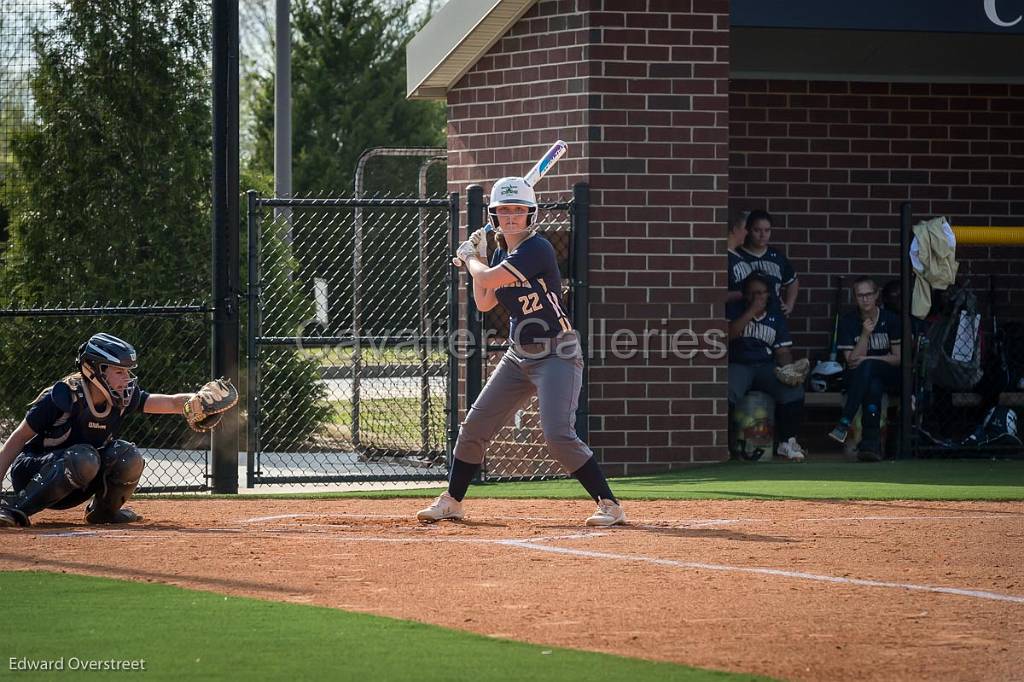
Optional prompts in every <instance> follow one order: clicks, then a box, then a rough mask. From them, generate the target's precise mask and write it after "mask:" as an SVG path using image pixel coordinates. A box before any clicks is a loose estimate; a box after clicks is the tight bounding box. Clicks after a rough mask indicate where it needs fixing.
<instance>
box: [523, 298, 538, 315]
mask: <svg viewBox="0 0 1024 682" xmlns="http://www.w3.org/2000/svg"><path fill="white" fill-rule="evenodd" d="M518 300H519V302H520V303H522V304H523V315H531V314H533V313H536V312H539V311H540V295H539V294H527V295H526V296H520V297H519V299H518Z"/></svg>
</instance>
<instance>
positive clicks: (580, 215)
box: [569, 182, 590, 440]
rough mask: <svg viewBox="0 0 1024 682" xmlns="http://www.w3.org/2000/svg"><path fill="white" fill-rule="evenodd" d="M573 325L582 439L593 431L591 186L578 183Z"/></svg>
mask: <svg viewBox="0 0 1024 682" xmlns="http://www.w3.org/2000/svg"><path fill="white" fill-rule="evenodd" d="M570 211H571V218H572V262H571V263H570V265H569V267H570V272H569V276H570V278H571V279H572V326H573V329H575V330H576V334H578V335H579V339H580V341H579V343H580V351H581V352H582V353H583V365H584V366H583V383H582V385H581V388H580V399H579V405H578V406H577V408H576V433H577V434H578V435H579V437H580V438H582V439H583V440H586V439H587V435H588V433H589V432H590V400H589V399H588V398H587V394H588V390H587V389H588V381H587V369H588V367H589V364H590V336H589V333H590V331H589V330H590V314H589V311H588V308H589V305H590V290H589V289H588V286H589V280H590V244H589V240H590V185H588V184H587V183H585V182H578V183H576V184H575V185H573V187H572V205H571V206H570Z"/></svg>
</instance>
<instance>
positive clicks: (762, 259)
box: [736, 246, 796, 311]
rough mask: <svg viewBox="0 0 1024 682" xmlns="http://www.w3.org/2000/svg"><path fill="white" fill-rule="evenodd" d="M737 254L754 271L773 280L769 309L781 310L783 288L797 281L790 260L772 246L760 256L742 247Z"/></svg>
mask: <svg viewBox="0 0 1024 682" xmlns="http://www.w3.org/2000/svg"><path fill="white" fill-rule="evenodd" d="M736 253H737V254H738V255H739V256H740V258H742V259H743V260H744V261H746V262H747V264H748V265H749V266H750V269H751V270H752V271H754V272H760V273H761V274H762V275H764V276H765V277H767V278H768V279H770V280H771V282H772V288H771V290H770V291H769V292H768V293H769V294H771V300H770V301H769V302H768V307H769V308H770V309H771V310H775V311H779V310H781V309H782V307H781V306H782V287H784V286H789V285H790V284H792V283H793V282H795V281H796V272H794V270H793V266H792V265H790V264H789V259H788V258H786V256H785V255H783V254H782V253H780V252H779V251H776V250H775V249H773V248H772V247H770V246H769V247H768V250H767V251H765V252H764V253H763V254H761V255H760V256H755V255H754V254H752V253H750V252H749V251H747V250H746V249H744V248H743V247H742V246H741V247H739V248H738V249H737V250H736ZM748 274H749V273H748ZM741 281H742V280H741Z"/></svg>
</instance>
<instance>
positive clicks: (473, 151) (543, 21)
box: [448, 0, 728, 473]
mask: <svg viewBox="0 0 1024 682" xmlns="http://www.w3.org/2000/svg"><path fill="white" fill-rule="evenodd" d="M727 46H728V3H727V2H726V1H725V0H693V1H692V2H691V1H690V0H542V1H541V2H539V3H538V4H537V5H535V6H534V7H533V8H532V9H531V10H530V11H529V12H528V13H527V14H526V15H525V16H524V17H523V19H521V20H520V21H519V22H518V23H517V25H516V26H515V27H514V28H513V29H512V30H511V31H510V32H509V33H508V34H507V35H506V36H505V37H504V38H503V39H502V40H501V41H500V42H499V43H498V44H496V45H495V47H494V48H493V49H492V50H491V51H490V52H489V53H488V54H487V55H486V56H485V57H484V58H483V59H481V60H480V61H479V62H478V63H477V64H476V65H475V66H474V68H473V69H472V70H471V71H469V72H468V73H467V74H466V76H465V77H464V78H463V79H462V80H461V81H460V82H459V83H458V84H457V86H456V87H455V88H453V89H452V90H451V91H450V93H449V98H448V103H449V112H448V114H449V115H448V148H449V165H448V168H449V183H450V187H451V189H452V190H453V191H460V192H461V191H464V188H465V186H466V185H467V184H470V183H473V182H479V183H481V184H483V185H484V186H485V187H489V184H490V182H491V181H493V180H494V179H495V178H497V177H500V176H502V175H511V174H521V173H523V172H525V170H526V169H527V168H529V166H530V165H532V163H533V162H534V161H535V160H536V158H537V157H538V156H539V155H540V154H541V153H543V151H544V149H545V148H546V147H547V145H548V144H550V142H551V141H553V140H555V139H557V138H561V139H564V140H566V141H567V142H569V144H570V149H571V154H570V156H569V158H567V159H563V160H562V161H561V162H560V163H559V165H558V166H557V167H556V169H555V172H554V173H555V174H554V175H553V176H549V177H547V178H545V180H544V185H543V190H544V192H545V193H547V194H551V193H566V192H568V190H569V188H570V187H571V186H572V184H573V183H575V182H577V181H580V180H584V181H587V182H589V183H590V185H591V188H592V209H591V239H590V250H591V261H590V268H591V288H590V298H591V309H590V314H591V317H592V318H593V319H594V320H595V321H600V322H599V324H598V332H599V333H596V334H595V335H594V336H593V337H592V338H591V347H592V349H595V350H600V349H602V348H603V349H606V350H607V349H609V348H610V341H611V338H612V335H613V334H614V332H615V331H616V330H620V329H621V330H630V331H632V332H633V333H635V334H636V335H637V336H638V337H639V338H638V342H639V340H640V339H642V338H643V336H644V335H645V334H648V335H653V337H651V336H649V338H653V339H654V341H652V342H651V343H650V344H649V346H650V347H651V348H653V349H654V350H655V352H654V354H653V355H649V356H647V357H644V356H643V354H641V353H638V354H637V355H636V356H634V357H632V358H615V357H611V356H610V354H608V353H605V354H603V357H602V356H597V357H594V358H592V360H591V364H590V370H589V371H590V374H589V380H590V396H589V397H590V401H591V402H590V408H591V415H592V416H591V423H590V431H591V444H592V445H593V447H594V449H595V450H596V451H597V453H598V455H599V456H600V457H601V459H602V460H603V461H604V463H605V465H606V468H607V470H608V471H609V472H611V473H622V472H627V473H640V472H644V471H651V470H665V469H668V468H671V467H674V466H679V465H685V464H690V463H693V462H699V461H711V460H718V459H722V458H723V457H724V456H725V449H724V442H725V435H724V434H725V366H724V360H722V359H715V358H709V357H707V355H706V354H704V353H702V352H697V353H696V354H695V356H694V357H693V358H686V359H683V358H678V357H675V355H674V354H673V353H670V352H669V353H660V352H658V350H659V349H660V348H663V347H665V345H666V344H667V343H668V340H669V339H671V338H672V336H673V334H677V333H681V332H680V330H682V329H691V330H692V331H693V332H694V333H695V334H697V335H703V334H705V333H707V332H709V331H714V330H718V331H721V330H723V327H724V324H723V322H722V321H721V320H720V318H721V310H720V309H719V308H720V305H719V300H720V298H721V296H720V292H719V288H720V287H721V286H722V285H723V276H724V274H723V273H724V269H725V257H724V247H723V245H722V243H721V242H722V229H721V227H720V224H721V222H722V221H723V220H724V214H725V207H726V190H727V187H726V178H727V170H728V168H727V166H728V159H727V133H728V130H727V126H728V99H727V87H728V47H727ZM542 198H543V197H542ZM676 338H678V339H681V340H682V341H683V342H684V343H686V342H688V341H689V339H690V337H689V336H677V337H676ZM697 343H698V344H699V345H698V346H697V348H698V349H703V350H706V349H708V346H707V344H705V343H702V342H701V341H700V340H698V342H697ZM686 348H689V346H685V347H684V350H685V349H686Z"/></svg>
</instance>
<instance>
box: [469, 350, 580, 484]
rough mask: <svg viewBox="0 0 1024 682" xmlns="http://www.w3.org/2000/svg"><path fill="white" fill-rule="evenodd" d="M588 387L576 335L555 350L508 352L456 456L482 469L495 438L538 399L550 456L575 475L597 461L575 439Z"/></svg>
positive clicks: (484, 392)
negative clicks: (532, 399)
mask: <svg viewBox="0 0 1024 682" xmlns="http://www.w3.org/2000/svg"><path fill="white" fill-rule="evenodd" d="M582 385H583V354H582V353H581V352H580V347H579V341H578V339H577V337H576V333H575V332H569V333H567V334H562V335H560V336H558V337H557V338H556V339H552V342H551V343H550V344H542V343H529V344H523V345H521V346H513V347H512V348H510V349H509V350H508V351H506V352H505V355H504V357H502V358H501V361H500V362H499V363H498V366H497V368H495V370H494V374H492V375H491V377H490V379H488V380H487V385H486V386H484V388H483V390H482V391H481V392H480V396H479V397H478V398H477V399H476V402H474V403H473V405H472V407H470V408H469V413H468V414H467V415H466V419H465V420H464V421H463V422H462V429H461V430H460V431H459V438H458V440H457V441H456V442H455V456H456V457H457V458H458V459H461V460H462V461H464V462H469V463H471V464H480V463H481V462H483V461H484V451H485V450H486V449H487V445H488V443H490V441H491V439H492V438H494V434H496V433H497V432H498V430H499V429H500V428H501V427H502V426H504V425H505V424H507V423H508V422H509V420H511V419H512V416H513V415H515V413H516V412H517V411H518V410H519V409H520V408H521V407H522V406H523V404H524V403H525V402H526V401H527V400H528V399H529V398H530V396H532V395H533V394H534V393H536V394H537V401H538V402H539V403H540V424H541V428H542V429H543V430H544V440H545V441H547V444H548V449H549V450H550V452H551V456H552V457H554V458H555V460H556V461H557V462H558V463H559V464H561V465H562V466H563V467H564V468H565V469H566V471H568V472H569V473H572V472H574V471H576V470H577V469H579V468H580V467H581V466H583V465H584V464H585V463H586V461H587V460H588V459H590V457H592V456H593V454H594V453H593V452H591V450H590V448H589V447H587V444H586V443H584V442H583V441H582V440H580V438H579V436H577V435H576V406H577V404H578V403H579V398H580V387H581V386H582Z"/></svg>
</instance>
